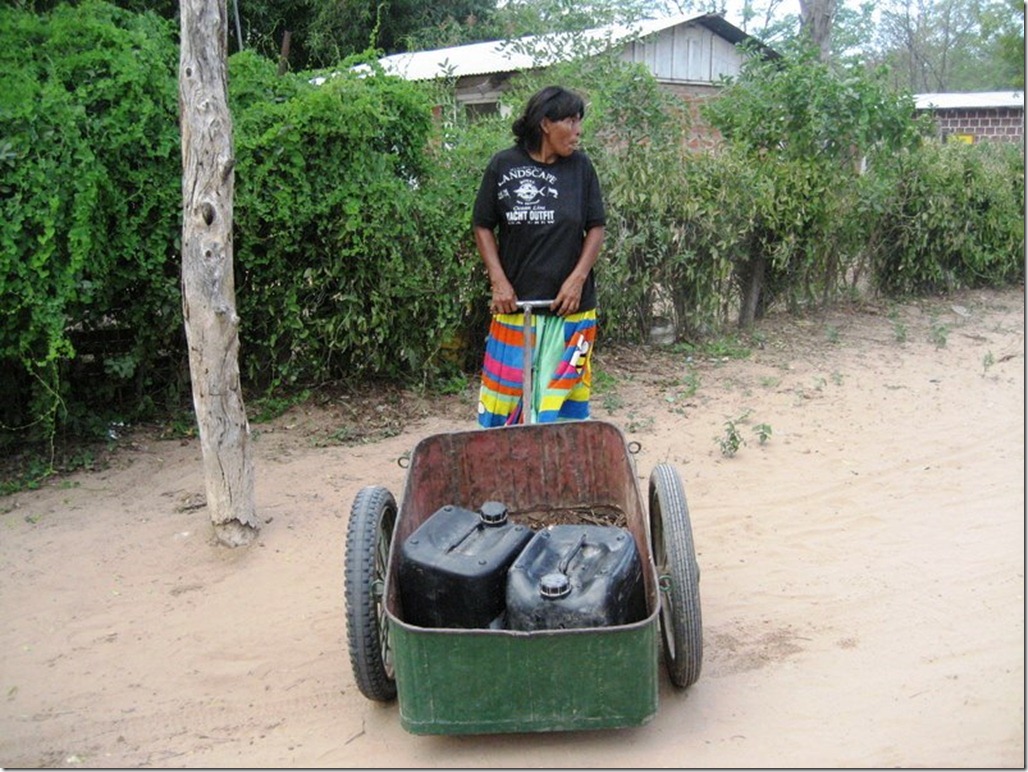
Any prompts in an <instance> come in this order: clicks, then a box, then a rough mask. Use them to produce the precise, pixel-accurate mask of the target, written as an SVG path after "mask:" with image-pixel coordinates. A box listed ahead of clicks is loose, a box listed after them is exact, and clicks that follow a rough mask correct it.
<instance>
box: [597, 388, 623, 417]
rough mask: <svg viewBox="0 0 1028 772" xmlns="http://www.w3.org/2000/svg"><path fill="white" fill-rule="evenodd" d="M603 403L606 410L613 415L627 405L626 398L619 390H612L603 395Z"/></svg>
mask: <svg viewBox="0 0 1028 772" xmlns="http://www.w3.org/2000/svg"><path fill="white" fill-rule="evenodd" d="M601 404H602V405H603V409H604V410H606V411H607V412H608V413H610V414H611V415H613V414H614V413H616V412H617V411H618V410H620V409H621V408H623V407H624V406H625V400H624V399H623V398H622V396H621V395H620V394H618V393H617V392H610V393H608V394H604V395H603V401H602V402H601Z"/></svg>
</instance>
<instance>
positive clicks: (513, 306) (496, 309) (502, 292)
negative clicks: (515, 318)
mask: <svg viewBox="0 0 1028 772" xmlns="http://www.w3.org/2000/svg"><path fill="white" fill-rule="evenodd" d="M492 287H493V299H492V300H491V301H490V303H489V313H492V314H513V313H516V312H517V310H518V306H517V302H518V296H517V293H515V292H514V287H513V286H511V283H510V282H509V281H507V279H506V278H504V279H498V280H496V281H493V283H492Z"/></svg>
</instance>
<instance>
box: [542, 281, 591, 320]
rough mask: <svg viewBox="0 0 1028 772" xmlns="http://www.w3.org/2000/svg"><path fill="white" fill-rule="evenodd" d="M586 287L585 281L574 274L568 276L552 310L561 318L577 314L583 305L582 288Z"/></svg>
mask: <svg viewBox="0 0 1028 772" xmlns="http://www.w3.org/2000/svg"><path fill="white" fill-rule="evenodd" d="M584 285H585V281H584V280H583V279H579V278H577V277H576V276H575V275H574V274H572V275H571V276H568V278H566V279H565V280H564V284H563V285H561V288H560V292H558V293H557V297H555V298H554V299H553V305H551V306H550V308H551V309H552V310H553V311H555V312H556V313H557V314H559V315H560V316H568V315H569V314H573V313H575V311H577V310H578V307H579V306H580V305H581V304H582V287H583V286H584Z"/></svg>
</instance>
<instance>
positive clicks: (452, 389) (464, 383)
mask: <svg viewBox="0 0 1028 772" xmlns="http://www.w3.org/2000/svg"><path fill="white" fill-rule="evenodd" d="M470 386H471V381H469V380H468V376H467V375H466V374H465V373H456V374H455V375H451V376H450V377H448V378H445V379H443V380H442V381H441V382H440V383H439V384H437V387H436V388H437V389H438V391H439V393H440V394H463V393H464V392H465V391H467V390H468V389H469V388H470Z"/></svg>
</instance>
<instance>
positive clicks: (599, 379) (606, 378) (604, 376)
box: [592, 369, 617, 394]
mask: <svg viewBox="0 0 1028 772" xmlns="http://www.w3.org/2000/svg"><path fill="white" fill-rule="evenodd" d="M616 387H617V379H616V378H614V376H613V375H611V374H610V373H608V372H606V371H605V370H599V369H593V383H592V390H593V393H594V394H606V393H607V392H609V391H613V390H614V389H615V388H616Z"/></svg>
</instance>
